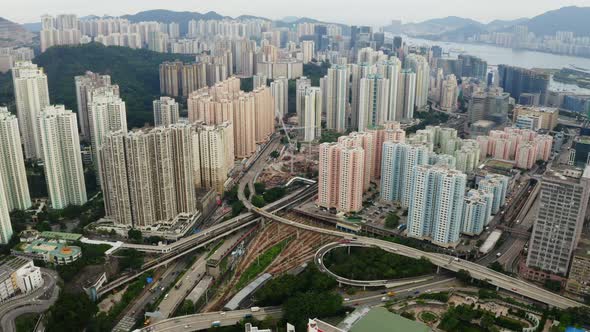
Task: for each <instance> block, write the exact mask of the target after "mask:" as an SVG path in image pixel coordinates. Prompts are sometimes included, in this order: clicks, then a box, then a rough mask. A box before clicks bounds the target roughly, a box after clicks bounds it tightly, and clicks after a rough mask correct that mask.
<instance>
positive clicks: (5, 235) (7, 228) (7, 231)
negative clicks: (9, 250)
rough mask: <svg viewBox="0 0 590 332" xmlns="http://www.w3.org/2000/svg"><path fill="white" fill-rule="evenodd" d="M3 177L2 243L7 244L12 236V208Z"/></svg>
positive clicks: (0, 200)
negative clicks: (9, 205)
mask: <svg viewBox="0 0 590 332" xmlns="http://www.w3.org/2000/svg"><path fill="white" fill-rule="evenodd" d="M4 190H5V186H4V182H3V179H2V177H0V244H7V243H8V242H10V239H11V238H12V224H11V223H10V214H9V213H8V212H9V211H10V210H9V209H8V203H7V202H6V198H7V197H6V196H7V194H6V192H5V191H4Z"/></svg>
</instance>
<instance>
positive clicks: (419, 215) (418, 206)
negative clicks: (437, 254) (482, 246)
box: [408, 165, 467, 247]
mask: <svg viewBox="0 0 590 332" xmlns="http://www.w3.org/2000/svg"><path fill="white" fill-rule="evenodd" d="M466 182H467V177H466V175H465V174H464V173H461V172H459V171H456V170H452V169H449V168H448V167H446V166H432V165H421V166H417V167H416V168H415V169H414V174H413V179H412V188H413V189H412V200H411V202H410V209H409V211H408V236H410V237H414V238H418V239H428V240H430V241H432V243H434V244H436V245H439V246H442V247H454V246H456V245H457V244H458V243H459V234H460V233H461V222H462V217H463V204H464V195H465V184H466Z"/></svg>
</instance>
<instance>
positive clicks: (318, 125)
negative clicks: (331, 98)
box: [299, 87, 322, 142]
mask: <svg viewBox="0 0 590 332" xmlns="http://www.w3.org/2000/svg"><path fill="white" fill-rule="evenodd" d="M299 126H300V127H303V140H304V141H305V142H311V141H313V140H316V139H318V138H319V137H320V136H321V134H322V133H321V131H322V90H321V89H320V88H318V87H306V88H305V89H304V90H303V110H302V112H301V114H300V115H299Z"/></svg>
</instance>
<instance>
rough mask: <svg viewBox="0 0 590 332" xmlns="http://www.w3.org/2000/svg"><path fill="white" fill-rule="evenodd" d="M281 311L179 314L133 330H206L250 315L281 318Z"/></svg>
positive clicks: (277, 309) (267, 309) (155, 331)
mask: <svg viewBox="0 0 590 332" xmlns="http://www.w3.org/2000/svg"><path fill="white" fill-rule="evenodd" d="M282 315H283V312H282V310H281V308H280V307H265V308H260V310H258V311H256V312H253V311H252V310H251V309H244V310H234V311H227V312H223V311H218V312H207V313H201V314H194V315H188V316H180V317H175V318H170V319H165V320H162V321H159V322H157V323H155V324H152V325H150V326H147V327H144V328H142V329H140V330H136V331H135V332H180V331H183V332H186V331H198V330H206V329H209V328H211V327H212V326H213V323H214V322H216V323H219V324H218V325H217V324H216V325H217V326H231V325H235V324H236V323H238V322H239V321H241V320H242V319H244V318H245V317H252V318H255V319H257V320H264V319H265V318H267V317H271V318H281V317H282Z"/></svg>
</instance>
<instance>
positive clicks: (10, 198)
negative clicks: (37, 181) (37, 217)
mask: <svg viewBox="0 0 590 332" xmlns="http://www.w3.org/2000/svg"><path fill="white" fill-rule="evenodd" d="M0 179H1V181H2V183H3V185H4V187H3V188H1V189H0V190H2V193H3V196H5V197H6V198H5V199H6V204H7V206H6V209H7V210H8V211H12V210H14V209H19V210H26V209H28V208H30V207H31V196H30V194H29V186H28V185H27V174H26V171H25V162H24V159H23V148H22V145H21V139H20V131H19V127H18V120H17V118H16V116H14V115H12V114H11V113H10V112H8V109H7V108H6V107H0Z"/></svg>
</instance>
